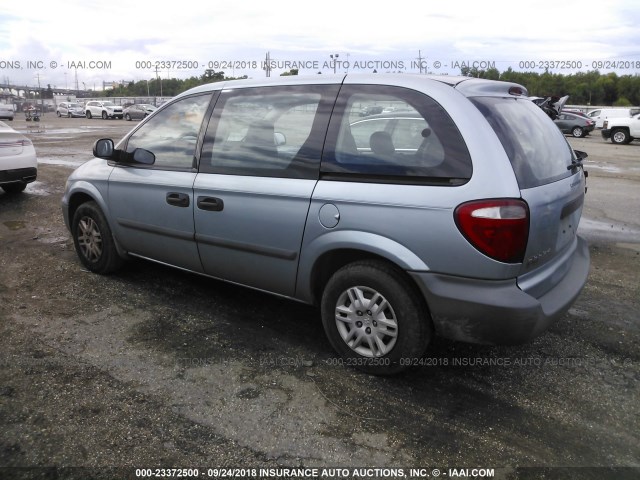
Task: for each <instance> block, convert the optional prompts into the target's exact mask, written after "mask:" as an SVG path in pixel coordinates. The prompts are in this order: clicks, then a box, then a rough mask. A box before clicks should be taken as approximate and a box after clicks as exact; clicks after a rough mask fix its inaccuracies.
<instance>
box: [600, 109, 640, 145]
mask: <svg viewBox="0 0 640 480" xmlns="http://www.w3.org/2000/svg"><path fill="white" fill-rule="evenodd" d="M601 133H602V137H603V138H604V139H607V138H610V139H611V142H612V143H617V144H619V145H622V144H627V143H629V142H631V141H632V140H635V139H640V114H636V115H634V116H633V117H620V118H607V119H606V120H605V121H604V123H603V125H602V132H601Z"/></svg>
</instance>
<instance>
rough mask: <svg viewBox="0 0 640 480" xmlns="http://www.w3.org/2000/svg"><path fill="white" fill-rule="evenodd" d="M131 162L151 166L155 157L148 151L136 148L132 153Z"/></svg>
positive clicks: (154, 161)
mask: <svg viewBox="0 0 640 480" xmlns="http://www.w3.org/2000/svg"><path fill="white" fill-rule="evenodd" d="M133 161H134V162H136V163H143V164H145V165H153V164H154V163H156V156H155V155H154V154H153V153H152V152H150V151H149V150H145V149H144V148H136V149H135V150H134V151H133Z"/></svg>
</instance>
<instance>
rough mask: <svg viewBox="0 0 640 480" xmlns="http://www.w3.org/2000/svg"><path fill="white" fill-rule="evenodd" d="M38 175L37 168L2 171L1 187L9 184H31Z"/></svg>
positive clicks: (0, 177)
mask: <svg viewBox="0 0 640 480" xmlns="http://www.w3.org/2000/svg"><path fill="white" fill-rule="evenodd" d="M37 175H38V169H37V168H33V167H30V168H16V169H13V170H0V185H6V184H9V183H30V182H33V181H34V180H35V179H36V177H37Z"/></svg>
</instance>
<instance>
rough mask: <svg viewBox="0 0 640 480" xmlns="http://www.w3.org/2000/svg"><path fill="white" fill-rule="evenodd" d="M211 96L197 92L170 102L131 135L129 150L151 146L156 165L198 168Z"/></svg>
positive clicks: (128, 143) (180, 168) (173, 168)
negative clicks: (199, 143)
mask: <svg viewBox="0 0 640 480" xmlns="http://www.w3.org/2000/svg"><path fill="white" fill-rule="evenodd" d="M210 100H211V94H205V95H196V96H191V97H185V98H182V99H180V100H178V101H176V102H174V103H172V104H171V105H168V106H167V107H166V108H164V109H162V110H161V111H159V112H158V113H157V114H155V115H154V116H153V117H152V118H150V119H149V120H148V121H147V123H145V124H144V125H142V126H141V127H140V128H139V129H138V130H136V131H135V132H134V134H133V135H131V136H130V137H129V139H128V141H127V150H126V151H127V153H133V151H134V150H135V149H136V148H144V149H145V150H149V151H150V152H152V153H153V154H154V155H155V157H156V161H155V163H154V165H153V167H154V168H160V169H167V170H185V169H191V168H194V167H195V163H194V154H195V149H196V143H197V141H198V134H199V133H200V127H201V125H202V119H203V118H204V114H205V112H206V110H207V107H208V106H209V101H210Z"/></svg>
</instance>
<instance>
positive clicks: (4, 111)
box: [0, 103, 15, 120]
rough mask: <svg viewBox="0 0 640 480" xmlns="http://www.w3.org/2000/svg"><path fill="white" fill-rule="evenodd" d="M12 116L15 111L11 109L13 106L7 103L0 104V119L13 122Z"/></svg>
mask: <svg viewBox="0 0 640 480" xmlns="http://www.w3.org/2000/svg"><path fill="white" fill-rule="evenodd" d="M14 115H15V111H14V109H13V105H11V104H8V103H0V118H5V119H7V120H13V116H14Z"/></svg>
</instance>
